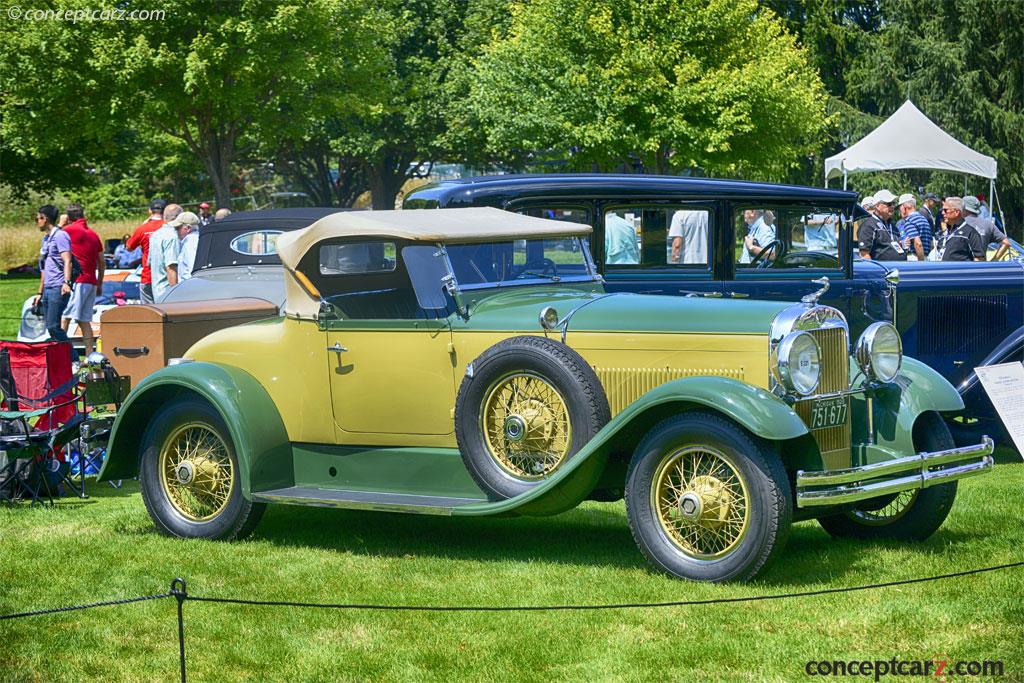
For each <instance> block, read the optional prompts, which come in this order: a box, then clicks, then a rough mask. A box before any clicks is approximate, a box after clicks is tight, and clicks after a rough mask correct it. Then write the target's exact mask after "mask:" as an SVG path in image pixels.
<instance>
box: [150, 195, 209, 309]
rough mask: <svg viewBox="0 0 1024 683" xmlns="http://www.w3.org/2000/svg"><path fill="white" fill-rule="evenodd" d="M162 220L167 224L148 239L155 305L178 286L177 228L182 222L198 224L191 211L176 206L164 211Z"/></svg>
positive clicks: (178, 247) (179, 246)
mask: <svg viewBox="0 0 1024 683" xmlns="http://www.w3.org/2000/svg"><path fill="white" fill-rule="evenodd" d="M164 218H165V219H166V220H167V221H168V222H167V223H164V224H163V226H161V227H160V229H159V230H157V231H156V232H154V233H153V234H152V236H150V238H149V270H150V273H151V274H152V277H153V300H154V301H156V302H157V303H159V302H160V299H161V298H162V297H163V295H164V294H165V293H166V292H167V290H169V289H170V288H171V287H173V286H174V285H176V284H178V255H179V251H180V249H181V245H180V243H179V241H178V228H179V226H180V225H181V224H182V223H183V222H188V223H189V224H190V225H198V224H199V216H197V215H195V214H194V213H192V212H191V211H185V212H182V211H181V207H180V206H178V205H177V204H170V205H168V206H167V208H166V209H164Z"/></svg>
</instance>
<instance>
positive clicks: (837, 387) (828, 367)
mask: <svg viewBox="0 0 1024 683" xmlns="http://www.w3.org/2000/svg"><path fill="white" fill-rule="evenodd" d="M811 334H813V335H814V338H815V339H816V340H817V342H818V346H820V347H821V381H820V382H819V383H818V389H817V391H816V392H815V393H817V394H834V393H836V392H840V391H846V390H847V389H849V388H850V357H849V346H848V343H847V340H846V330H845V329H843V328H841V327H827V328H822V329H817V330H812V331H811ZM813 404H814V401H813V400H807V401H798V402H797V403H796V405H795V406H794V408H795V409H796V414H797V415H799V416H800V419H802V420H803V421H804V424H806V425H810V424H811V406H812V405H813ZM846 414H847V415H849V414H850V399H849V397H847V399H846ZM811 435H812V436H814V440H815V441H817V442H818V450H819V451H821V459H822V462H823V463H824V466H825V468H826V469H837V468H843V467H849V466H850V465H851V464H852V462H853V461H852V455H851V453H850V422H849V420H847V423H846V424H845V425H843V426H840V427H826V428H825V429H812V430H811Z"/></svg>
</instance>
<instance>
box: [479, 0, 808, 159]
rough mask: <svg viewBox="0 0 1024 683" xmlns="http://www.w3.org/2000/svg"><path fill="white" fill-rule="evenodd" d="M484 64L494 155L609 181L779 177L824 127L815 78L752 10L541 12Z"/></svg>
mask: <svg viewBox="0 0 1024 683" xmlns="http://www.w3.org/2000/svg"><path fill="white" fill-rule="evenodd" d="M512 11H513V19H512V26H511V29H510V30H509V32H508V34H507V35H505V36H504V37H501V38H499V39H497V40H496V41H495V42H493V43H492V44H491V45H489V46H488V47H487V48H486V50H485V52H484V54H483V56H482V57H481V58H480V59H479V61H478V62H477V73H476V78H475V79H474V81H473V84H472V93H471V97H470V98H469V106H470V107H471V108H472V109H473V111H474V113H475V114H476V116H477V117H478V118H479V120H480V121H481V122H482V124H483V126H484V127H485V129H486V134H487V140H488V142H489V144H490V145H491V146H493V147H495V148H498V149H507V150H516V149H518V150H546V149H555V150H566V151H569V150H571V151H572V154H573V161H574V164H575V165H577V166H579V167H587V166H592V167H596V168H600V169H609V168H614V167H616V166H619V165H621V164H623V163H629V161H630V159H631V158H634V157H639V159H640V160H641V161H642V162H643V165H644V167H645V168H646V169H649V170H651V171H657V172H661V173H664V172H668V171H672V170H678V169H683V168H688V167H693V166H699V167H703V168H705V169H707V170H708V171H711V172H714V173H718V174H742V173H744V172H751V171H753V170H755V169H756V171H757V173H758V174H759V175H763V176H767V177H778V176H780V175H781V174H782V173H784V171H785V170H786V168H788V167H789V166H791V165H792V164H794V163H795V162H796V160H797V159H798V158H799V157H800V156H801V155H806V154H810V153H812V152H813V151H814V150H815V149H816V148H817V144H818V139H819V137H820V136H821V134H822V132H823V131H824V130H825V128H826V126H827V124H828V117H827V116H826V115H825V111H824V103H825V98H824V90H823V88H822V85H821V80H820V78H819V77H818V75H817V74H816V73H815V72H814V71H813V69H811V67H810V66H809V64H808V62H807V59H806V57H805V56H804V54H803V53H802V52H801V50H799V49H798V48H797V46H796V45H795V41H794V38H793V37H792V36H791V35H790V34H789V33H787V32H786V31H785V30H784V28H783V26H782V24H781V23H780V22H779V21H778V20H777V19H776V18H775V16H774V14H773V13H771V12H766V11H763V10H761V11H759V10H758V8H757V5H756V3H755V2H754V0H740V1H736V0H711V1H710V2H704V1H703V0H685V1H682V2H680V1H679V0H651V1H649V2H621V1H619V0H534V1H533V2H529V3H525V2H524V3H516V4H514V5H513V6H512Z"/></svg>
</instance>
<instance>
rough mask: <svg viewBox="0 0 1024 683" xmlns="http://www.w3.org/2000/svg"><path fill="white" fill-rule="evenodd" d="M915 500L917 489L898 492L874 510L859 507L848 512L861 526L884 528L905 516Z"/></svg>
mask: <svg viewBox="0 0 1024 683" xmlns="http://www.w3.org/2000/svg"><path fill="white" fill-rule="evenodd" d="M915 500H917V489H912V490H910V491H900V492H899V493H897V494H896V495H894V496H893V497H892V500H889V501H888V502H886V503H885V504H884V505H879V506H877V507H874V508H868V507H861V508H855V509H853V510H851V511H850V515H851V516H852V517H853V518H854V519H856V520H857V521H858V522H861V523H862V524H867V525H870V526H885V525H886V524H891V523H893V522H895V521H896V520H897V519H899V518H900V517H902V516H903V515H905V514H907V510H909V509H910V508H911V506H913V504H914V501H915Z"/></svg>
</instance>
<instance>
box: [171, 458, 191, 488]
mask: <svg viewBox="0 0 1024 683" xmlns="http://www.w3.org/2000/svg"><path fill="white" fill-rule="evenodd" d="M174 474H175V476H176V477H177V478H178V483H179V484H182V485H184V486H187V485H188V484H191V483H192V480H193V479H194V478H195V476H196V469H195V467H193V466H192V463H191V462H189V461H188V460H186V461H184V462H180V463H178V466H177V467H175V468H174Z"/></svg>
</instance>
